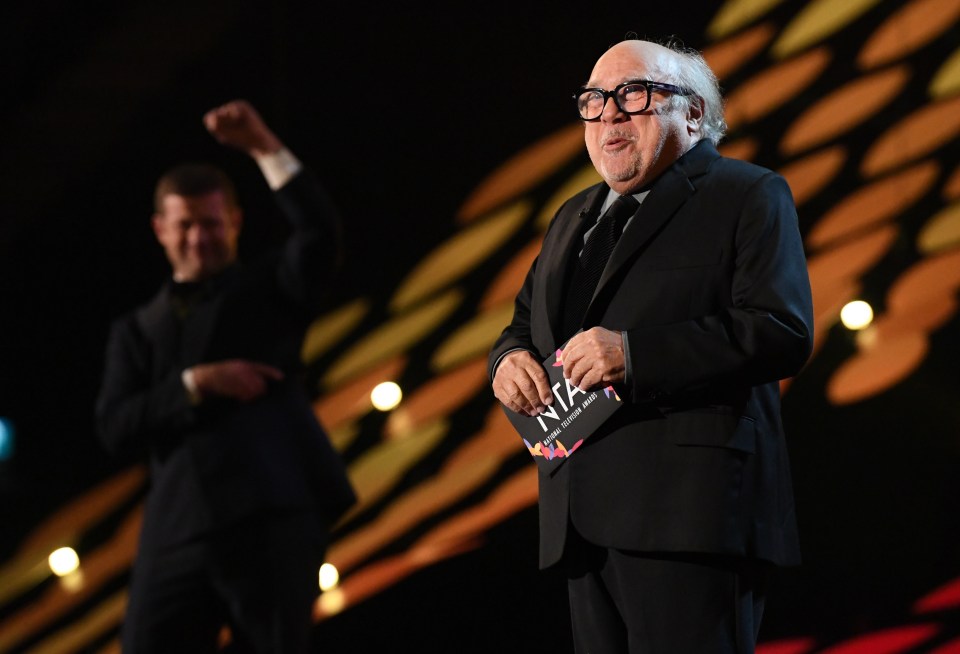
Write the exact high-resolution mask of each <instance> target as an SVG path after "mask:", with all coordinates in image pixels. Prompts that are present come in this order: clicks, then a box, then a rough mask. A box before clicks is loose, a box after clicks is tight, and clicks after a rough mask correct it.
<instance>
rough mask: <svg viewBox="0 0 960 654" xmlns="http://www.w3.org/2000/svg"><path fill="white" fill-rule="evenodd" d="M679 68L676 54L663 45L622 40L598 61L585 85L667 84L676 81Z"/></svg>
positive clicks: (609, 86)
mask: <svg viewBox="0 0 960 654" xmlns="http://www.w3.org/2000/svg"><path fill="white" fill-rule="evenodd" d="M678 67H679V61H678V60H677V56H676V53H674V52H673V51H672V50H669V49H668V48H665V47H663V46H662V45H657V44H656V43H650V42H649V41H622V42H620V43H617V44H616V45H614V46H612V47H611V48H610V49H609V50H607V51H606V52H605V53H604V54H603V55H602V56H601V57H600V58H599V59H598V60H597V63H596V64H595V65H594V67H593V72H591V73H590V80H589V81H588V82H587V86H599V87H603V88H613V87H614V86H616V85H617V84H620V83H621V82H626V81H628V80H635V79H648V80H652V81H655V82H670V81H672V80H674V79H675V72H676V70H677V68H678Z"/></svg>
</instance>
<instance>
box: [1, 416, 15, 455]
mask: <svg viewBox="0 0 960 654" xmlns="http://www.w3.org/2000/svg"><path fill="white" fill-rule="evenodd" d="M12 456H13V423H12V422H10V421H9V420H8V419H6V418H0V461H6V460H7V459H9V458H10V457H12Z"/></svg>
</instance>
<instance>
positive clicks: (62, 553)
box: [47, 547, 80, 577]
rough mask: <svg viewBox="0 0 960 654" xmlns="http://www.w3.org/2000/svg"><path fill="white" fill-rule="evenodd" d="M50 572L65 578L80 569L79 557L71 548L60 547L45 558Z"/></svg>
mask: <svg viewBox="0 0 960 654" xmlns="http://www.w3.org/2000/svg"><path fill="white" fill-rule="evenodd" d="M47 563H48V564H49V565H50V570H51V571H53V574H55V575H57V576H58V577H65V576H67V575H68V574H70V573H71V572H74V571H76V569H77V568H79V567H80V557H79V556H77V553H76V551H75V550H74V549H73V548H72V547H61V548H60V549H58V550H54V551H53V553H51V554H50V556H49V557H47Z"/></svg>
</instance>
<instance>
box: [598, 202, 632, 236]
mask: <svg viewBox="0 0 960 654" xmlns="http://www.w3.org/2000/svg"><path fill="white" fill-rule="evenodd" d="M639 206H640V203H639V202H637V201H636V200H635V199H634V198H633V196H632V195H621V196H620V197H618V198H617V199H616V200H614V201H613V204H611V205H610V207H609V208H608V209H607V212H606V213H605V214H604V217H605V218H606V217H607V216H609V217H610V218H612V219H613V221H614V223H615V224H616V225H617V226H618V227H620V229H621V230H622V229H623V225H624V224H625V223H626V222H627V219H629V218H630V216H632V215H633V214H634V212H635V211H636V210H637V207H639ZM618 233H619V232H618Z"/></svg>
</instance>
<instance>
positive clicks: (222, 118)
mask: <svg viewBox="0 0 960 654" xmlns="http://www.w3.org/2000/svg"><path fill="white" fill-rule="evenodd" d="M203 124H204V125H205V126H206V128H207V130H208V131H209V132H210V134H212V135H213V137H214V138H215V139H217V141H219V142H220V143H223V144H224V145H229V146H232V147H234V148H237V149H238V150H242V151H243V152H246V153H247V154H249V155H250V156H251V157H258V156H261V155H264V154H269V153H271V152H277V151H279V150H280V149H281V148H283V143H282V142H281V141H280V139H278V138H277V136H276V134H274V133H273V132H272V131H271V130H270V128H269V127H267V124H266V123H264V122H263V119H262V118H261V117H260V114H259V113H257V110H256V109H254V108H253V106H252V105H251V104H250V103H249V102H247V101H246V100H233V101H232V102H228V103H226V104H225V105H221V106H219V107H217V108H215V109H211V110H210V111H208V112H207V113H206V114H204V116H203Z"/></svg>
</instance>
